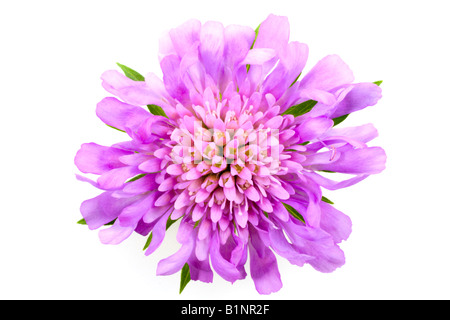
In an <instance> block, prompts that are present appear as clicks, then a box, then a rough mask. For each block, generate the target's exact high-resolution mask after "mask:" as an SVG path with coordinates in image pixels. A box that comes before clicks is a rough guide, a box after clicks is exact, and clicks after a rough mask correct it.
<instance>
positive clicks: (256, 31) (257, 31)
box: [246, 24, 261, 72]
mask: <svg viewBox="0 0 450 320" xmlns="http://www.w3.org/2000/svg"><path fill="white" fill-rule="evenodd" d="M259 27H261V24H259V26H257V27H256V29H255V39H254V40H253V43H252V46H251V47H250V50H252V49H253V46H254V45H255V42H256V38H257V37H258V33H259ZM246 67H247V72H248V70H250V65H249V64H248V65H247V66H246Z"/></svg>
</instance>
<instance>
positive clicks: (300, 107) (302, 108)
mask: <svg viewBox="0 0 450 320" xmlns="http://www.w3.org/2000/svg"><path fill="white" fill-rule="evenodd" d="M316 104H317V101H315V100H307V101H304V102H302V103H300V104H297V105H295V106H292V107H290V108H289V109H287V110H286V111H285V112H283V115H286V114H292V115H293V116H294V117H298V116H301V115H303V114H305V113H308V112H310V111H311V110H312V108H314V106H315V105H316Z"/></svg>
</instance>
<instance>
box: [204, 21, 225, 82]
mask: <svg viewBox="0 0 450 320" xmlns="http://www.w3.org/2000/svg"><path fill="white" fill-rule="evenodd" d="M224 47H225V39H224V28H223V25H222V24H221V23H220V22H213V21H209V22H206V23H205V24H204V25H203V27H202V29H201V31H200V48H199V49H200V59H201V61H202V62H203V65H204V66H205V71H206V72H207V73H208V74H209V75H211V77H212V78H213V79H214V80H215V81H216V82H217V81H218V78H219V75H220V71H221V69H222V68H223V67H222V63H223V53H224Z"/></svg>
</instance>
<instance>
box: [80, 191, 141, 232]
mask: <svg viewBox="0 0 450 320" xmlns="http://www.w3.org/2000/svg"><path fill="white" fill-rule="evenodd" d="M112 193H113V192H112V191H106V192H103V193H102V194H100V195H99V196H97V197H95V198H92V199H89V200H86V201H84V202H83V203H82V204H81V207H80V211H81V214H82V216H83V218H84V220H85V221H86V223H87V225H88V227H89V229H91V230H94V229H97V228H99V227H101V226H103V225H105V224H107V223H109V222H111V221H113V220H114V219H116V218H117V217H118V216H119V214H120V213H121V212H122V210H123V209H124V208H126V207H127V206H129V205H130V204H132V203H133V202H135V201H136V200H137V198H136V197H133V198H114V197H112Z"/></svg>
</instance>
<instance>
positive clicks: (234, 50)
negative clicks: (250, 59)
mask: <svg viewBox="0 0 450 320" xmlns="http://www.w3.org/2000/svg"><path fill="white" fill-rule="evenodd" d="M224 37H225V51H224V60H225V61H224V62H225V64H226V65H227V66H228V67H230V68H231V69H232V70H233V69H234V66H235V65H236V63H238V62H240V61H241V60H242V59H244V58H245V56H246V55H247V53H248V50H250V47H251V45H252V43H253V40H254V39H255V31H254V30H253V29H252V28H249V27H243V26H237V25H230V26H227V27H226V28H225V30H224Z"/></svg>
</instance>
